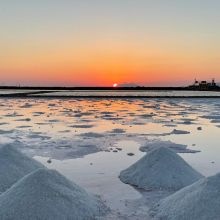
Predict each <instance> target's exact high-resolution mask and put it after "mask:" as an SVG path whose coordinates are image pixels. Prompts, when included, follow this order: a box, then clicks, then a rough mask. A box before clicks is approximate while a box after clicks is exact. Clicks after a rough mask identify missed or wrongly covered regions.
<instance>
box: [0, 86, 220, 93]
mask: <svg viewBox="0 0 220 220" xmlns="http://www.w3.org/2000/svg"><path fill="white" fill-rule="evenodd" d="M0 90H56V91H67V90H68V91H77V90H78V91H79V90H80V91H83V90H91V91H98V90H101V91H103V90H110V91H117V90H118V91H121V90H122V91H124V90H127V91H150V90H152V91H154V90H157V91H158V90H167V91H216V92H218V91H219V92H220V87H217V88H213V89H204V90H199V89H194V88H190V87H141V86H140V87H116V88H114V87H48V86H42V87H38V86H21V87H20V86H0Z"/></svg>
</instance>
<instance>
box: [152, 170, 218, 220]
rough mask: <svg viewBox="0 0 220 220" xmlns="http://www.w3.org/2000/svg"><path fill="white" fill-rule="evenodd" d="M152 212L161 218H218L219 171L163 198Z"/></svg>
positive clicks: (185, 219) (182, 219) (211, 219)
mask: <svg viewBox="0 0 220 220" xmlns="http://www.w3.org/2000/svg"><path fill="white" fill-rule="evenodd" d="M152 212H153V214H154V215H155V216H154V217H155V219H163V220H177V219H178V220H209V219H210V220H219V219H220V173H219V174H217V175H215V176H212V177H209V178H204V179H201V180H199V181H197V182H196V183H194V184H192V185H190V186H188V187H185V188H183V189H182V190H180V191H178V192H176V193H175V194H173V195H171V196H169V197H167V198H165V199H163V200H162V201H161V202H159V204H158V205H157V206H155V207H154V208H153V211H152Z"/></svg>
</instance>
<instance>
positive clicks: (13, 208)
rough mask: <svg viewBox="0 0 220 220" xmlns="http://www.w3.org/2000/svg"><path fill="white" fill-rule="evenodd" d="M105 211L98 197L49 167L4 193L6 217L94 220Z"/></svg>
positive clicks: (1, 205) (2, 214) (0, 203)
mask: <svg viewBox="0 0 220 220" xmlns="http://www.w3.org/2000/svg"><path fill="white" fill-rule="evenodd" d="M105 210H106V209H105V206H104V205H103V204H102V203H101V202H100V201H99V199H98V198H96V197H95V196H92V195H89V194H88V193H87V192H86V191H85V190H84V189H82V188H80V187H79V186H77V185H76V184H74V183H72V182H70V181H69V180H68V179H66V178H65V177H64V176H62V175H61V174H59V173H58V172H56V171H54V170H48V169H38V170H37V171H34V172H32V173H30V174H28V175H27V176H25V177H24V178H22V179H21V180H20V181H18V182H17V183H16V184H14V185H13V186H12V187H11V188H10V189H8V190H7V191H6V192H4V193H2V194H1V195H0V219H4V220H11V219H13V220H30V219H31V220H90V219H91V220H92V219H94V218H95V216H99V215H102V214H104V211H105Z"/></svg>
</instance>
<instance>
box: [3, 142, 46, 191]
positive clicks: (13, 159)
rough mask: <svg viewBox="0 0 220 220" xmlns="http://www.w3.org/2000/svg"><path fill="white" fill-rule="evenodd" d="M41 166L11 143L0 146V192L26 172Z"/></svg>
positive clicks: (41, 166)
mask: <svg viewBox="0 0 220 220" xmlns="http://www.w3.org/2000/svg"><path fill="white" fill-rule="evenodd" d="M43 167H44V166H43V165H42V164H40V163H38V162H37V161H35V160H33V159H32V158H29V157H27V156H25V155H24V154H22V153H21V152H19V151H18V150H17V149H15V148H14V147H12V146H11V145H4V146H2V147H0V192H4V191H5V190H7V189H8V188H10V187H11V186H12V185H13V184H14V183H15V182H17V181H18V180H19V179H21V178H22V177H24V176H25V175H27V174H28V173H31V172H32V171H34V170H36V169H39V168H43Z"/></svg>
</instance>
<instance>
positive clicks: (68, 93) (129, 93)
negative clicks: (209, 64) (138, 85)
mask: <svg viewBox="0 0 220 220" xmlns="http://www.w3.org/2000/svg"><path fill="white" fill-rule="evenodd" d="M45 95H46V96H47V95H49V96H67V97H68V96H82V97H83V96H105V97H108V96H118V97H123V96H137V97H138V96H153V97H158V96H171V97H175V96H183V97H188V96H196V97H197V96H198V97H201V96H202V97H203V96H219V97H220V92H213V91H167V90H164V91H163V90H158V91H156V90H152V91H150V90H149V91H144V90H143V91H132V90H130V91H129V90H128V91H126V90H124V91H119V90H118V91H112V90H109V91H106V90H104V91H103V90H100V91H97V90H96V91H91V90H83V91H80V90H79V91H77V90H75V91H55V92H52V93H42V94H36V95H33V96H39V97H40V96H45Z"/></svg>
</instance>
